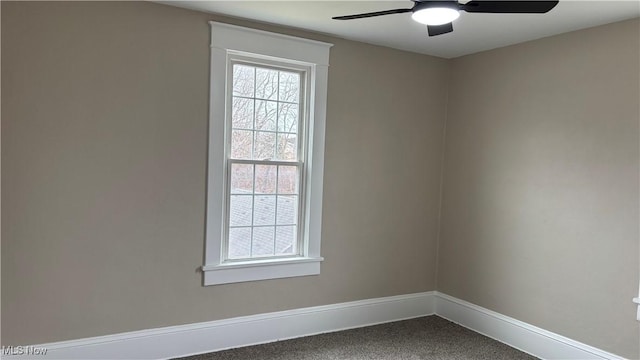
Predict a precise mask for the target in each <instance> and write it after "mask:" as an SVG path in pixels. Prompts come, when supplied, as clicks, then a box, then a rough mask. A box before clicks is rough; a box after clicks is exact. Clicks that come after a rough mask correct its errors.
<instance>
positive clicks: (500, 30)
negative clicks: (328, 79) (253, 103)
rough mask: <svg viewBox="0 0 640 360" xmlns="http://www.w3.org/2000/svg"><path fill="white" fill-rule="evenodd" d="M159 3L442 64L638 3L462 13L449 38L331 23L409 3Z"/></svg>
mask: <svg viewBox="0 0 640 360" xmlns="http://www.w3.org/2000/svg"><path fill="white" fill-rule="evenodd" d="M466 1H467V0H464V1H461V2H466ZM161 2H162V3H164V4H168V5H174V6H179V7H185V8H189V9H196V10H201V11H206V12H210V13H218V14H224V15H228V16H232V17H238V18H245V19H251V20H257V21H260V22H266V23H272V24H278V25H284V26H288V27H294V28H300V29H306V30H311V31H315V32H320V33H325V34H330V35H334V36H337V37H341V38H345V39H351V40H356V41H362V42H366V43H370V44H376V45H382V46H387V47H392V48H396V49H401V50H407V51H412V52H417V53H422V54H428V55H434V56H439V57H444V58H454V57H458V56H462V55H467V54H472V53H476V52H479V51H484V50H489V49H494V48H498V47H502V46H507V45H511V44H516V43H520V42H524V41H528V40H534V39H539V38H542V37H546V36H551V35H555V34H560V33H564V32H568V31H573V30H578V29H583V28H588V27H593V26H597V25H602V24H607V23H611V22H616V21H621V20H625V19H630V18H634V17H638V16H640V1H639V0H625V1H612V0H605V1H578V0H560V3H559V4H558V5H557V6H556V7H555V8H554V9H553V10H551V11H550V12H549V13H547V14H478V13H474V14H471V13H466V12H464V11H462V12H461V13H460V18H458V20H456V21H455V22H454V23H453V27H454V31H453V33H449V34H445V35H440V36H435V37H429V36H427V31H426V27H425V26H424V25H420V24H418V23H416V22H414V21H412V20H411V14H408V13H405V14H395V15H387V16H381V17H375V18H368V19H358V20H348V21H338V20H332V19H331V17H332V16H339V15H349V14H357V13H363V12H370V11H380V10H388V9H397V8H411V7H412V5H413V3H412V2H411V1H408V0H393V1H377V0H370V1H323V0H321V1H318V0H316V1H312V0H298V1H268V0H262V1H243V0H235V1H161Z"/></svg>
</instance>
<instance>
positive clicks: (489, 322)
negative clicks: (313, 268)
mask: <svg viewBox="0 0 640 360" xmlns="http://www.w3.org/2000/svg"><path fill="white" fill-rule="evenodd" d="M428 315H438V316H440V317H443V318H445V319H448V320H450V321H452V322H455V323H457V324H460V325H462V326H464V327H467V328H469V329H471V330H473V331H476V332H478V333H481V334H484V335H486V336H488V337H491V338H493V339H496V340H498V341H500V342H503V343H505V344H507V345H510V346H512V347H514V348H517V349H520V350H522V351H524V352H527V353H529V354H532V355H534V356H537V357H539V358H542V359H581V360H582V359H611V360H614V359H615V360H618V359H622V358H621V357H619V356H617V355H614V354H611V353H608V352H606V351H602V350H600V349H596V348H594V347H592V346H589V345H586V344H583V343H580V342H577V341H574V340H571V339H569V338H566V337H564V336H561V335H558V334H555V333H552V332H549V331H546V330H543V329H540V328H538V327H535V326H533V325H530V324H527V323H524V322H522V321H519V320H516V319H513V318H510V317H508V316H504V315H502V314H499V313H496V312H493V311H491V310H488V309H485V308H482V307H480V306H477V305H474V304H471V303H468V302H466V301H463V300H460V299H457V298H454V297H451V296H448V295H446V294H442V293H439V292H436V291H431V292H424V293H416V294H408V295H399V296H390V297H384V298H377V299H369V300H360V301H352V302H347V303H340V304H333V305H326V306H316V307H310V308H303V309H295V310H287V311H279V312H273V313H267V314H259V315H251V316H243V317H237V318H232V319H225V320H217V321H209V322H203V323H196V324H188V325H179V326H170V327H165V328H158V329H149V330H142V331H134V332H127V333H121V334H115V335H107V336H98V337H93V338H86V339H78V340H71V341H63V342H56V343H49V344H41V345H34V348H36V349H47V353H46V355H45V356H42V355H37V356H25V355H23V356H15V355H14V356H11V355H9V356H7V355H4V354H3V356H2V357H3V358H4V359H20V360H22V359H40V360H49V359H168V358H174V357H181V356H189V355H195V354H201V353H207V352H212V351H219V350H224V349H230V348H235V347H241V346H248V345H255V344H263V343H268V342H273V341H278V340H284V339H292V338H297V337H302V336H309V335H315V334H320V333H326V332H334V331H340V330H345V329H351V328H358V327H363V326H369V325H375V324H381V323H386V322H392V321H399V320H405V319H411V318H416V317H421V316H428Z"/></svg>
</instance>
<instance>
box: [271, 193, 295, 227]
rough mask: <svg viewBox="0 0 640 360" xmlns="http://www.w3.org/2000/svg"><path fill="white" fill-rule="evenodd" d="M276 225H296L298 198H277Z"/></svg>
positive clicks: (290, 196) (291, 196)
mask: <svg viewBox="0 0 640 360" xmlns="http://www.w3.org/2000/svg"><path fill="white" fill-rule="evenodd" d="M277 210H278V211H277V212H276V213H277V216H276V217H277V218H276V225H295V224H297V223H298V196H297V195H289V196H278V206H277Z"/></svg>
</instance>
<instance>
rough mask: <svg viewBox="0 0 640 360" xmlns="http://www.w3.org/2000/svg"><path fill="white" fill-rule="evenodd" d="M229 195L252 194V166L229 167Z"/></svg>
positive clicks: (233, 165) (234, 165)
mask: <svg viewBox="0 0 640 360" xmlns="http://www.w3.org/2000/svg"><path fill="white" fill-rule="evenodd" d="M231 193H232V194H251V193H253V165H244V164H232V165H231Z"/></svg>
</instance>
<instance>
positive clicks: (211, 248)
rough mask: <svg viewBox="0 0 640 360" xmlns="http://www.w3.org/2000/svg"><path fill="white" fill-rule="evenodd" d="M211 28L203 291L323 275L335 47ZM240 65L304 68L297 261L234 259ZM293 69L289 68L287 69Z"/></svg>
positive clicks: (219, 25)
mask: <svg viewBox="0 0 640 360" xmlns="http://www.w3.org/2000/svg"><path fill="white" fill-rule="evenodd" d="M209 24H210V25H211V68H210V77H211V79H210V86H211V87H210V104H209V107H210V108H209V152H208V171H207V172H208V179H207V213H206V214H207V216H206V249H205V264H204V266H203V267H202V269H203V272H204V285H205V286H206V285H216V284H226V283H234V282H243V281H255V280H265V279H275V278H285V277H295V276H307V275H317V274H319V273H320V263H321V261H322V260H323V258H322V257H321V254H320V240H321V226H322V181H323V170H324V132H325V118H326V102H327V77H328V66H329V49H330V47H331V46H332V44H328V43H324V42H319V41H314V40H308V39H303V38H298V37H293V36H287V35H281V34H275V33H270V32H266V31H260V30H254V29H249V28H244V27H239V26H234V25H228V24H223V23H218V22H210V23H209ZM237 59H242V60H244V59H249V61H251V60H252V59H253V60H256V61H258V62H261V63H267V64H272V63H273V64H285V66H286V65H287V64H289V65H290V66H291V69H304V72H303V73H304V75H305V76H306V79H305V80H306V83H305V96H304V97H303V101H304V102H305V104H304V105H305V106H304V108H305V111H306V113H305V114H304V115H303V116H302V117H301V119H303V121H304V124H303V125H302V128H303V129H304V130H303V132H304V133H305V134H304V136H303V139H302V140H300V138H299V139H298V141H301V142H302V145H301V146H302V151H303V153H304V157H303V158H304V161H303V163H302V167H303V169H302V170H301V174H300V176H301V177H302V184H301V189H300V192H299V196H300V197H303V199H301V200H302V201H301V204H302V207H303V208H301V209H298V211H299V212H300V215H301V216H300V224H301V225H302V229H301V231H299V232H298V233H299V234H300V236H301V239H300V241H299V242H298V245H299V247H300V249H299V250H298V252H297V254H296V255H295V256H287V257H275V256H274V257H266V258H251V259H245V260H240V261H228V260H227V256H226V255H227V254H226V253H225V251H227V250H226V246H225V242H226V241H227V239H226V237H227V235H226V232H227V231H226V224H227V223H226V221H228V220H227V219H226V217H227V215H228V212H229V211H228V209H229V208H228V207H229V204H228V202H227V196H228V194H227V192H228V188H227V187H228V186H229V184H228V181H227V180H228V174H227V173H226V172H227V171H228V164H229V161H228V158H227V156H228V144H229V142H230V141H231V139H229V138H228V137H229V133H230V131H229V129H228V126H230V125H229V122H228V121H227V120H228V118H229V114H230V113H229V112H230V111H231V109H230V101H229V99H230V94H229V93H228V92H229V86H228V82H229V81H230V77H231V75H230V74H231V72H230V69H229V67H230V66H231V64H232V61H236V60H237ZM285 69H286V68H285Z"/></svg>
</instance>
